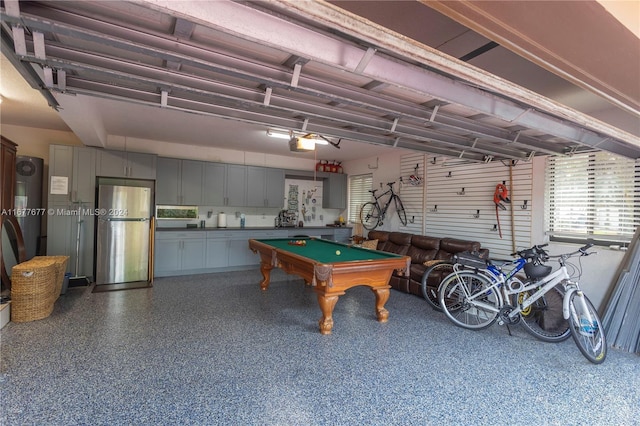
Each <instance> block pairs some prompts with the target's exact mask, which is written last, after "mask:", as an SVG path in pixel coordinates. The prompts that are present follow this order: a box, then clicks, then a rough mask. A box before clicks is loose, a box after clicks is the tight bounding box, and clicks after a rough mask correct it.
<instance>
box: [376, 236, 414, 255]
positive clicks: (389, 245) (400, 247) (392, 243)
mask: <svg viewBox="0 0 640 426" xmlns="http://www.w3.org/2000/svg"><path fill="white" fill-rule="evenodd" d="M412 236H413V235H412V234H407V233H404V232H391V233H390V234H389V239H388V240H387V241H386V242H385V243H384V245H383V246H382V250H384V251H386V252H387V253H394V254H399V255H402V256H405V255H406V254H407V251H409V247H410V246H411V237H412Z"/></svg>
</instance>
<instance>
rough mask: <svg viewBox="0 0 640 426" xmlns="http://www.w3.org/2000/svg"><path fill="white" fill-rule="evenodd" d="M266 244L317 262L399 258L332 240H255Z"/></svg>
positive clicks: (394, 255)
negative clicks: (300, 242)
mask: <svg viewBox="0 0 640 426" xmlns="http://www.w3.org/2000/svg"><path fill="white" fill-rule="evenodd" d="M256 241H260V242H261V243H264V244H268V245H270V246H272V247H274V248H276V249H279V250H284V251H288V252H290V253H293V254H297V255H299V256H304V257H306V258H308V259H311V260H313V261H315V262H318V263H336V262H350V261H362V260H381V259H393V258H401V257H402V256H398V255H396V254H392V253H386V252H383V251H377V250H371V249H366V248H362V247H356V246H349V245H346V244H341V243H337V242H334V241H327V240H320V239H313V238H307V239H304V241H305V242H306V245H293V244H290V243H291V242H293V241H301V239H291V238H277V239H263V240H256Z"/></svg>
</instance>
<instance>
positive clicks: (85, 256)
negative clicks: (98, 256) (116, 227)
mask: <svg viewBox="0 0 640 426" xmlns="http://www.w3.org/2000/svg"><path fill="white" fill-rule="evenodd" d="M73 209H75V211H77V212H79V214H78V215H76V216H71V244H70V246H71V253H72V255H71V258H70V259H69V264H70V268H71V271H72V272H73V273H74V274H75V273H76V272H77V275H79V276H85V277H92V276H93V262H94V256H93V252H94V250H93V249H94V247H93V246H94V241H95V238H94V229H95V219H96V216H93V215H90V214H85V213H86V212H85V210H87V209H90V208H89V207H86V206H85V207H82V208H78V206H77V205H73ZM78 227H80V232H79V233H78ZM78 239H79V242H78ZM47 240H48V237H47ZM76 253H78V254H79V256H78V257H79V259H78V264H77V267H78V270H77V271H76Z"/></svg>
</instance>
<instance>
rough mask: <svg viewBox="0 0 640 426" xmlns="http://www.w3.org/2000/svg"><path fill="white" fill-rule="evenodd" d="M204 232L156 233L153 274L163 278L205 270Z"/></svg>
mask: <svg viewBox="0 0 640 426" xmlns="http://www.w3.org/2000/svg"><path fill="white" fill-rule="evenodd" d="M205 235H206V234H205V232H204V231H190V232H189V231H185V232H180V231H176V232H171V231H163V232H157V233H156V239H155V247H154V250H155V253H154V258H155V261H154V265H155V268H154V272H155V276H157V277H163V276H170V275H181V274H183V273H192V272H197V271H202V270H203V269H205V265H206V262H205V258H206V237H205Z"/></svg>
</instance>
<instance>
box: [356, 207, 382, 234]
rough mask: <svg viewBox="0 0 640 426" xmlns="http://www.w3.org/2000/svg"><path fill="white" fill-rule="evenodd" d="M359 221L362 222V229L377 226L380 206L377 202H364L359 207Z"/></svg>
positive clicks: (370, 228)
mask: <svg viewBox="0 0 640 426" xmlns="http://www.w3.org/2000/svg"><path fill="white" fill-rule="evenodd" d="M360 222H362V226H363V227H364V229H367V230H369V231H371V230H372V229H375V228H376V227H377V226H378V222H380V206H379V205H378V203H374V202H372V201H369V202H368V203H364V205H363V206H362V208H361V209H360Z"/></svg>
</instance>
